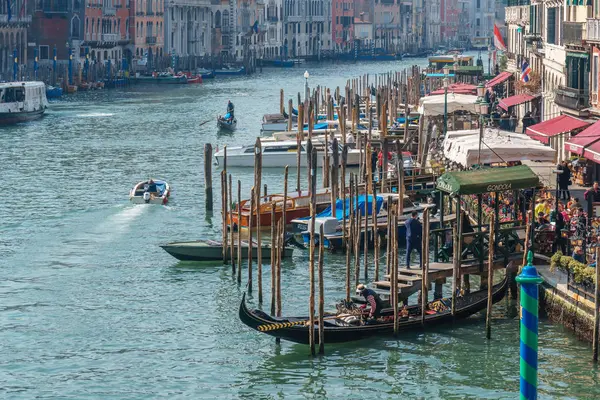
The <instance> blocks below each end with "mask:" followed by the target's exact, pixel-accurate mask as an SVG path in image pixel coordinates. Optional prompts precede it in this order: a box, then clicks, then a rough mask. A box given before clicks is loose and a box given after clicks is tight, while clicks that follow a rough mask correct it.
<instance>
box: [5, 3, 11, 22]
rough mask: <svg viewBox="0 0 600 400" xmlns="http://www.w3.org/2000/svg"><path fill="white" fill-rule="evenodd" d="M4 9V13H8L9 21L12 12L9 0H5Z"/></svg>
mask: <svg viewBox="0 0 600 400" xmlns="http://www.w3.org/2000/svg"><path fill="white" fill-rule="evenodd" d="M6 10H7V12H6V13H7V14H8V17H7V20H8V21H10V20H11V18H12V13H11V12H10V0H6Z"/></svg>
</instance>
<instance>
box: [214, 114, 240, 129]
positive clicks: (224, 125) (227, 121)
mask: <svg viewBox="0 0 600 400" xmlns="http://www.w3.org/2000/svg"><path fill="white" fill-rule="evenodd" d="M217 127H218V128H219V129H223V130H226V131H234V130H235V128H236V127H237V119H235V118H233V119H231V118H226V117H218V118H217Z"/></svg>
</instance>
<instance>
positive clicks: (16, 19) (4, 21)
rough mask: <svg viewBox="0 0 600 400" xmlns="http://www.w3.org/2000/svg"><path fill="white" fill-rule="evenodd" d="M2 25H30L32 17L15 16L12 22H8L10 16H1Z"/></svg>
mask: <svg viewBox="0 0 600 400" xmlns="http://www.w3.org/2000/svg"><path fill="white" fill-rule="evenodd" d="M0 23H2V24H30V23H31V15H24V16H22V17H17V16H15V15H14V14H13V15H12V18H11V19H10V21H9V20H8V14H0Z"/></svg>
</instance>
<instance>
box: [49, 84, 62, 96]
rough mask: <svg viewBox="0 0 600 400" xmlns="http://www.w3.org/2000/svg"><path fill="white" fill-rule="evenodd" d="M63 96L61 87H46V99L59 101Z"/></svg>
mask: <svg viewBox="0 0 600 400" xmlns="http://www.w3.org/2000/svg"><path fill="white" fill-rule="evenodd" d="M62 94H63V90H62V88H61V87H57V86H50V85H48V86H46V98H47V99H58V98H59V97H61V96H62Z"/></svg>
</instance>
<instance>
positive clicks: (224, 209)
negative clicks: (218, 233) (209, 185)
mask: <svg viewBox="0 0 600 400" xmlns="http://www.w3.org/2000/svg"><path fill="white" fill-rule="evenodd" d="M227 215H228V212H227V172H226V171H221V217H222V221H221V225H222V231H223V235H222V240H221V242H222V243H223V246H222V255H223V264H226V263H227V248H228V246H227Z"/></svg>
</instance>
